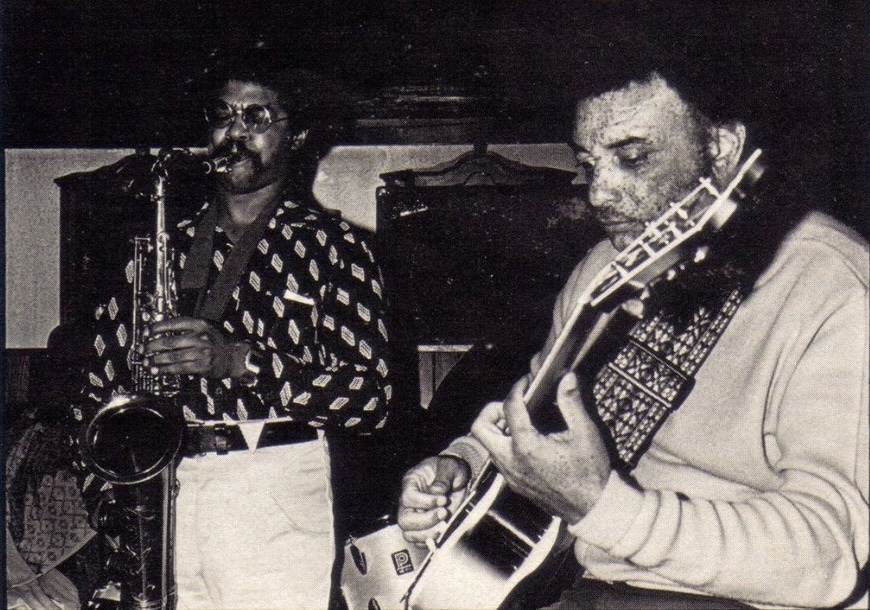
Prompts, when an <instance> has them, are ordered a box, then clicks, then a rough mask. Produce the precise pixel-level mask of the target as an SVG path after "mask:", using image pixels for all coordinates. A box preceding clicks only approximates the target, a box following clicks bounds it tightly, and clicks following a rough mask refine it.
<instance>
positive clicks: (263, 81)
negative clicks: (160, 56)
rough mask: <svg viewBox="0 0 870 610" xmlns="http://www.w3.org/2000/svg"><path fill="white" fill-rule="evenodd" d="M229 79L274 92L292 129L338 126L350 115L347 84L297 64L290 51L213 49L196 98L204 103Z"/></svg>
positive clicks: (349, 98) (351, 98)
mask: <svg viewBox="0 0 870 610" xmlns="http://www.w3.org/2000/svg"><path fill="white" fill-rule="evenodd" d="M231 80H237V81H242V82H250V83H255V84H258V85H261V86H263V87H267V88H269V89H271V90H272V91H274V92H275V93H277V94H278V103H279V104H280V105H281V107H282V109H283V110H284V111H285V112H286V113H287V114H288V116H289V117H290V125H291V128H295V129H311V128H315V127H320V128H325V127H329V128H331V129H338V128H339V125H341V124H343V123H344V122H345V121H347V120H348V118H349V117H350V116H351V114H352V108H353V104H354V99H353V94H352V93H351V91H350V89H349V88H348V87H346V86H345V85H344V84H343V83H340V82H338V81H337V80H336V79H333V78H331V77H329V76H328V75H325V74H322V73H319V72H315V71H313V70H310V69H308V68H306V67H303V66H299V65H296V63H295V62H294V58H293V57H292V54H290V53H287V52H284V53H281V52H278V51H277V50H276V49H272V48H270V47H268V46H264V45H254V46H252V47H250V48H246V49H234V50H232V51H224V52H217V51H215V52H213V53H212V54H211V56H210V61H209V62H208V65H207V66H206V67H205V68H204V70H203V73H202V79H201V80H200V82H199V83H198V84H197V85H196V93H197V97H199V99H200V101H201V102H205V101H207V99H208V97H210V96H214V95H215V94H216V93H217V92H218V91H219V90H220V89H221V88H222V87H223V86H224V85H225V84H226V83H227V82H229V81H231Z"/></svg>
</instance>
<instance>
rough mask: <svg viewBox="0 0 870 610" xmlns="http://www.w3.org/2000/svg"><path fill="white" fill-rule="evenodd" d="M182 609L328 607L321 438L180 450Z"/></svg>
mask: <svg viewBox="0 0 870 610" xmlns="http://www.w3.org/2000/svg"><path fill="white" fill-rule="evenodd" d="M177 474H178V482H179V485H180V490H179V494H178V497H177V504H176V515H177V522H176V557H175V564H176V581H177V584H178V608H179V609H180V610H194V609H195V610H216V609H218V608H221V609H229V608H249V609H257V610H263V609H267V608H273V609H278V608H280V609H281V610H322V609H325V608H326V607H327V605H328V600H329V588H330V572H331V570H332V562H333V555H334V546H333V538H334V534H333V524H332V499H331V494H330V486H329V454H328V448H327V445H326V441H325V439H323V437H322V436H321V437H320V438H319V439H318V440H316V441H310V442H305V443H298V444H295V445H284V446H279V447H266V448H263V449H257V450H256V451H234V452H231V453H229V454H226V455H215V454H208V455H205V456H197V457H192V458H184V459H183V460H181V464H180V465H179V467H178V471H177Z"/></svg>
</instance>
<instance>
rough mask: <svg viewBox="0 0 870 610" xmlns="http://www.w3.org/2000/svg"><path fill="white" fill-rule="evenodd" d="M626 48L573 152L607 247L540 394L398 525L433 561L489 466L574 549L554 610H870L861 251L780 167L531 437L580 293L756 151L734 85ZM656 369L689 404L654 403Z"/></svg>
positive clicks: (641, 308) (864, 255)
mask: <svg viewBox="0 0 870 610" xmlns="http://www.w3.org/2000/svg"><path fill="white" fill-rule="evenodd" d="M616 46H617V47H619V48H618V51H619V53H620V54H621V56H617V57H609V58H607V59H606V61H602V62H600V65H598V66H595V69H593V70H591V71H590V72H591V73H594V74H595V75H597V76H598V77H600V79H599V80H600V82H592V79H591V75H590V79H589V80H587V81H586V82H584V83H583V89H582V90H578V91H576V94H575V96H574V98H573V100H574V101H573V102H572V107H573V109H574V111H575V112H574V118H573V129H572V133H571V142H570V144H571V146H572V148H573V150H574V151H575V155H576V161H577V168H578V172H579V173H580V174H581V175H582V176H583V177H584V178H585V180H586V181H587V182H588V186H589V201H588V203H589V205H590V206H591V208H592V210H593V211H594V214H595V216H596V218H597V220H598V221H599V222H600V223H601V225H602V226H603V228H604V229H605V231H606V233H607V236H608V237H609V239H608V240H606V241H604V242H602V243H599V244H598V245H597V246H596V247H594V248H593V249H592V250H591V251H590V253H589V254H588V255H587V256H586V257H585V259H584V260H583V261H581V262H580V263H579V264H578V266H577V267H576V269H575V271H574V273H573V275H572V276H571V278H570V279H569V280H568V282H567V284H566V285H565V287H564V288H563V290H562V292H561V293H560V295H559V297H558V299H557V302H556V306H555V310H554V313H553V326H552V329H551V331H550V334H549V337H548V338H547V340H546V342H545V343H544V345H543V347H542V349H541V350H540V352H539V353H538V354H537V355H535V356H534V357H533V359H532V361H531V370H530V375H529V376H528V377H526V378H523V379H521V380H519V381H518V382H517V383H516V385H515V386H514V388H513V390H512V391H511V393H510V395H509V396H508V397H507V398H506V400H505V401H504V402H503V403H490V404H488V405H486V406H485V407H484V408H483V410H482V411H481V413H480V415H479V416H478V418H477V420H476V422H475V423H474V424H473V426H472V429H471V432H470V434H468V435H467V436H463V437H460V438H458V439H456V440H455V441H454V442H453V443H451V444H450V445H449V446H448V447H447V448H446V449H445V450H444V451H443V452H442V453H441V454H440V455H438V456H435V457H430V458H427V459H426V460H424V461H422V462H421V463H420V464H418V465H417V466H415V467H414V468H412V469H411V470H409V471H408V473H407V474H406V475H405V477H404V480H403V489H402V494H401V499H400V506H399V511H398V523H399V526H400V527H401V528H402V530H403V532H404V536H405V538H406V540H408V541H410V542H413V543H416V544H417V545H419V546H423V545H426V544H427V543H428V545H429V546H430V547H431V546H432V540H434V539H436V538H437V537H438V535H439V534H440V532H441V531H442V530H443V529H444V527H445V522H446V520H447V519H448V518H449V516H450V515H451V514H452V512H453V510H454V509H455V507H456V506H457V504H458V503H459V502H460V500H461V498H462V497H463V496H464V494H465V492H466V491H467V487H468V485H469V483H470V482H471V481H473V480H474V477H475V476H476V475H477V474H478V473H479V472H480V471H481V469H482V468H483V467H484V465H485V464H486V463H487V461H488V460H491V463H492V464H494V465H495V467H496V468H497V469H498V472H499V473H500V474H501V475H502V476H503V477H504V479H505V480H506V482H507V484H508V485H509V487H510V489H511V490H513V491H514V492H517V493H519V494H521V495H522V496H525V497H526V498H528V499H530V500H532V501H533V502H534V503H535V504H536V505H537V506H539V507H542V508H544V509H545V510H546V512H547V513H548V514H550V515H553V516H555V517H559V518H561V519H562V522H563V524H565V525H566V526H567V532H568V533H569V534H570V535H571V536H572V537H573V551H574V555H575V557H576V561H577V562H578V563H579V566H580V568H582V569H580V570H578V573H579V576H578V577H577V578H576V580H575V581H574V582H573V584H572V585H570V586H569V587H567V588H565V589H563V590H561V591H547V592H546V594H547V595H546V596H544V598H546V599H545V601H544V602H542V603H543V605H546V606H547V607H548V608H551V609H573V608H599V609H600V608H631V609H636V608H662V609H664V608H667V609H673V608H745V607H770V606H773V607H807V608H823V607H864V608H866V607H867V605H866V604H867V596H866V581H864V580H863V578H862V576H863V575H865V574H866V564H867V560H868V520H870V515H868V469H870V467H868V455H870V451H868V392H867V388H868V369H870V366H868V344H870V341H868V288H867V287H868V275H870V270H868V245H867V243H866V242H865V241H864V239H862V238H861V237H860V236H858V235H857V234H856V233H855V232H853V231H852V230H850V229H849V228H847V227H845V226H844V225H843V224H841V223H840V222H838V221H837V220H834V219H833V218H832V217H830V216H827V215H825V214H823V213H821V212H816V211H810V210H806V209H805V208H804V206H803V205H799V204H798V201H797V200H798V199H799V197H798V196H797V195H798V194H796V191H797V190H798V185H796V184H793V185H791V188H792V189H794V190H793V191H792V192H791V194H788V193H786V191H785V190H784V188H787V187H788V186H789V185H788V184H783V183H784V182H785V181H784V180H781V179H780V180H777V178H776V177H777V176H779V177H780V178H781V177H782V176H783V175H784V172H782V171H781V170H782V168H777V167H776V164H775V163H776V159H775V158H773V159H768V162H769V165H770V167H769V169H768V171H767V173H766V175H765V176H764V178H762V181H760V184H759V191H763V189H761V188H760V187H761V185H762V184H761V183H763V182H764V181H765V180H768V179H770V180H769V182H768V184H769V185H770V187H769V188H768V189H767V190H766V191H764V192H759V193H758V196H757V197H756V198H754V200H753V203H752V204H751V205H748V206H747V208H746V209H740V210H738V211H737V212H736V213H735V214H734V216H733V218H732V219H731V221H730V222H729V223H728V224H726V226H725V227H724V228H723V229H722V230H721V231H719V232H718V233H716V234H715V235H713V236H712V237H711V238H710V241H709V251H710V255H709V256H708V257H707V259H706V260H705V261H703V262H702V263H699V264H697V265H688V266H687V268H686V270H685V271H683V272H682V273H681V274H680V275H678V276H677V277H676V279H674V280H673V281H672V282H662V283H660V284H659V285H657V286H656V287H655V289H650V290H646V291H645V292H643V293H642V294H640V295H637V294H634V295H630V299H629V300H628V301H626V302H625V303H623V304H622V308H621V309H620V311H623V310H624V311H625V312H628V315H630V316H631V317H630V318H629V320H630V323H628V324H624V325H623V326H622V327H620V328H615V329H610V328H609V327H608V328H607V329H606V330H605V331H604V332H603V333H601V337H602V338H601V339H599V340H597V341H594V344H593V345H591V346H589V348H588V351H587V356H585V357H584V358H583V359H582V361H581V362H580V363H579V365H578V366H577V367H575V368H574V370H573V372H568V373H567V374H564V375H563V376H560V378H561V381H560V382H559V383H558V389H557V391H556V394H555V395H556V402H557V404H558V410H559V412H560V413H561V416H562V418H563V420H564V423H565V427H564V429H562V430H561V431H557V432H551V433H542V432H540V431H539V429H538V427H536V426H535V425H533V424H532V422H531V418H530V415H529V413H528V412H527V410H526V408H525V404H524V393H525V392H526V390H527V387H528V384H529V380H530V379H533V378H534V376H535V374H536V373H537V372H538V370H540V368H541V366H542V363H543V362H544V360H545V358H546V356H547V354H548V353H549V352H550V350H552V349H553V348H554V343H555V342H556V337H558V336H559V333H560V331H561V329H562V328H563V327H564V325H565V324H566V319H567V317H568V315H569V312H571V310H572V306H573V304H574V303H575V302H576V300H577V298H578V295H579V294H580V293H581V292H582V291H583V290H584V289H585V288H586V287H587V286H588V285H589V284H590V282H592V281H593V278H594V277H595V276H596V274H597V272H598V271H599V270H601V269H602V268H603V267H605V266H606V265H607V264H608V263H609V262H610V261H611V260H612V259H613V258H614V257H615V256H616V255H617V253H618V252H620V251H622V250H624V249H626V248H627V247H628V246H629V245H630V244H631V243H632V242H633V240H635V238H637V237H638V236H639V235H641V233H642V232H643V230H644V227H645V225H646V223H649V222H651V221H653V220H655V219H657V218H658V217H660V216H661V215H662V214H663V212H665V211H666V210H667V209H668V206H669V203H671V202H677V201H680V200H681V199H683V198H684V197H685V196H686V194H687V193H688V192H690V191H691V190H692V189H693V188H694V187H695V186H696V185H697V184H698V181H699V179H700V178H704V177H709V178H710V179H711V180H712V181H713V183H714V184H716V185H724V184H727V183H728V181H729V180H730V179H731V178H732V176H733V175H734V173H735V172H736V171H737V169H738V167H740V163H741V159H743V158H745V155H746V153H747V152H748V151H749V146H748V138H749V136H750V135H752V136H754V137H757V134H755V133H753V134H750V133H749V132H748V128H747V125H748V124H749V123H748V122H746V123H744V122H741V121H740V120H738V119H737V118H736V117H738V116H740V115H739V113H736V112H734V111H733V110H732V109H731V108H729V100H730V99H731V98H740V95H739V92H740V85H739V84H736V83H735V81H729V80H728V79H727V78H726V77H725V76H724V75H723V74H722V73H719V72H716V71H715V70H713V69H712V68H711V67H710V66H707V65H704V62H701V61H695V62H691V63H692V64H693V66H692V69H694V70H695V74H691V71H690V70H687V69H686V68H685V65H686V64H680V62H673V61H668V62H663V61H660V60H662V54H660V53H658V52H656V51H650V50H649V49H646V50H645V51H644V52H643V53H640V52H638V53H631V52H630V50H629V49H627V46H628V45H623V46H619V45H616ZM680 66H682V67H680ZM704 70H706V71H707V72H708V73H707V74H706V76H707V77H708V78H705V77H704V74H702V72H703V71H704ZM710 72H713V73H712V74H710ZM717 85H720V86H722V87H725V88H728V87H730V88H731V89H732V93H734V89H736V90H737V92H738V94H737V95H730V96H729V95H728V94H727V93H726V94H722V92H721V90H716V89H715V87H716V86H717ZM778 169H779V170H780V171H779V172H777V170H778ZM624 317H625V316H623V318H624ZM590 341H591V339H590ZM662 371H665V373H667V374H668V375H673V378H674V379H677V381H678V382H679V384H682V385H681V386H680V387H681V394H682V396H680V397H679V398H676V397H673V396H672V397H671V398H662V394H663V393H662V391H661V389H662V388H661V387H659V385H660V384H661V383H663V382H662V378H661V375H663V374H664V373H662ZM657 384H658V385H657ZM651 413H658V415H655V416H653V415H650V414H651ZM662 413H664V415H662ZM650 418H651V419H650ZM862 595H863V598H862ZM521 607H530V606H528V605H523V606H521Z"/></svg>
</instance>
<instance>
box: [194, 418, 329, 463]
mask: <svg viewBox="0 0 870 610" xmlns="http://www.w3.org/2000/svg"><path fill="white" fill-rule="evenodd" d="M316 439H317V431H316V430H315V429H314V428H311V427H309V426H306V425H305V424H300V423H299V422H292V421H283V422H275V423H266V424H265V425H263V429H262V431H261V432H260V440H259V441H258V442H257V449H262V448H263V447H276V446H279V445H292V444H294V443H304V442H307V441H313V440H316ZM247 449H248V443H247V442H245V437H244V435H243V434H242V429H241V428H239V426H237V425H234V424H225V423H223V422H217V423H214V424H190V423H188V424H187V429H186V431H185V436H184V456H185V457H192V456H194V455H202V454H205V453H217V454H218V455H225V454H226V453H229V452H230V451H242V450H247Z"/></svg>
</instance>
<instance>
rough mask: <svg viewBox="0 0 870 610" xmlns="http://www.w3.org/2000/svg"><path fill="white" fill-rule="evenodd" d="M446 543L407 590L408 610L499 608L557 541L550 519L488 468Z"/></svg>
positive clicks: (557, 526) (556, 521) (553, 521)
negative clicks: (422, 577) (419, 577)
mask: <svg viewBox="0 0 870 610" xmlns="http://www.w3.org/2000/svg"><path fill="white" fill-rule="evenodd" d="M457 514H458V515H461V518H454V520H453V521H452V523H453V525H454V526H455V527H453V528H450V527H448V531H447V532H445V536H446V537H445V536H442V539H443V540H444V544H443V545H442V546H441V547H439V549H438V551H437V552H435V553H432V554H431V555H430V556H429V557H428V558H427V560H426V562H425V563H424V564H423V567H422V571H421V574H425V579H418V580H417V581H416V582H415V583H414V584H413V585H411V588H410V589H409V591H408V608H412V609H414V610H429V609H433V610H434V609H436V608H439V609H441V608H450V609H451V610H483V609H490V610H492V609H495V608H498V607H499V606H500V605H501V604H502V603H503V602H504V601H505V599H507V596H508V595H509V594H510V593H511V592H512V591H513V590H514V589H515V588H516V587H517V585H518V584H519V583H520V582H521V581H523V580H524V579H525V578H526V577H528V576H529V575H530V574H532V573H533V572H535V570H537V569H538V568H539V567H540V566H541V564H542V563H543V562H544V561H545V560H546V559H547V557H548V556H549V555H550V553H551V551H552V550H553V549H554V547H555V546H556V544H557V542H558V540H559V533H560V527H561V520H559V519H554V518H553V517H552V516H550V515H548V514H546V513H545V512H544V511H542V510H541V509H539V508H538V507H537V506H535V505H534V504H532V503H531V502H529V501H528V500H526V499H525V498H524V497H522V496H520V495H518V494H515V493H514V492H512V491H511V490H510V489H509V488H508V486H507V484H506V482H505V480H504V478H503V477H502V476H501V475H500V474H498V472H496V471H495V469H494V468H490V469H489V471H488V472H486V473H484V474H483V476H482V477H481V484H480V485H479V486H478V488H477V489H475V490H474V491H473V492H472V493H470V494H469V496H468V498H467V499H466V501H465V502H464V503H463V506H462V507H461V508H460V511H459V512H458V513H457Z"/></svg>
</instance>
